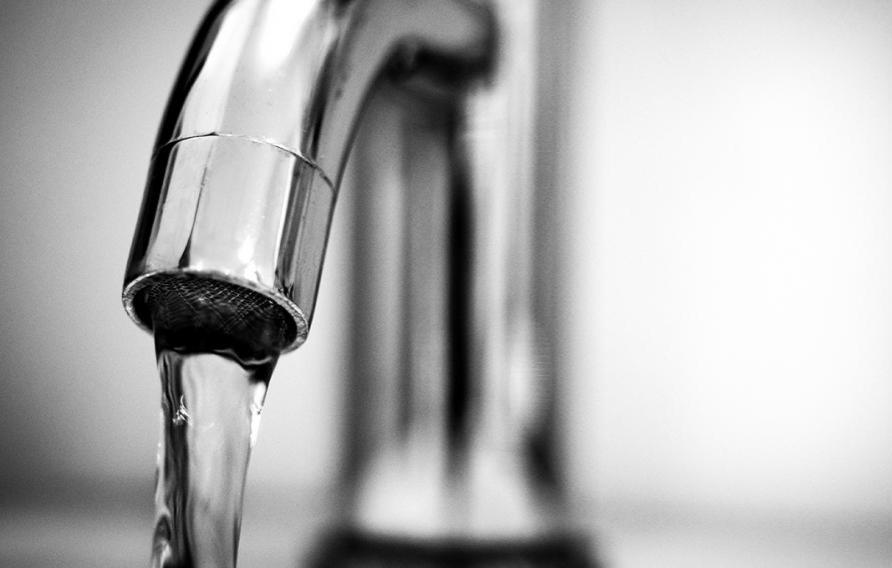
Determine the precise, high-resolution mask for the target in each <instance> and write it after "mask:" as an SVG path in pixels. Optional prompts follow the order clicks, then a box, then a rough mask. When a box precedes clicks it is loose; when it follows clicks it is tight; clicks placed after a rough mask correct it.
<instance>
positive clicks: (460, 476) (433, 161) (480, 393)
mask: <svg viewBox="0 0 892 568" xmlns="http://www.w3.org/2000/svg"><path fill="white" fill-rule="evenodd" d="M490 6H491V8H492V9H493V12H494V14H495V16H496V21H497V22H498V26H499V28H498V32H499V40H500V41H499V43H498V46H497V48H496V49H497V52H496V61H497V64H496V66H495V68H494V70H493V72H492V74H491V75H489V76H488V78H487V81H486V82H483V83H478V84H475V85H473V86H472V87H471V88H470V89H469V90H468V92H467V93H466V95H465V96H464V97H462V98H461V99H460V100H458V101H456V103H455V104H454V105H452V106H445V107H444V106H443V105H437V104H436V103H430V102H428V103H427V104H425V102H424V101H418V100H414V101H412V100H407V99H406V98H405V97H402V98H401V97H400V96H399V92H398V91H391V92H380V93H379V96H378V97H377V98H376V99H375V100H374V102H373V103H372V104H371V105H370V108H369V111H370V112H369V114H368V116H367V117H366V119H365V122H364V124H363V127H362V129H361V130H360V134H359V138H358V141H357V145H356V146H357V147H356V150H355V152H356V155H355V160H354V161H353V163H354V164H355V171H354V172H353V173H354V174H355V175H354V178H355V179H356V180H357V184H361V185H362V188H361V189H362V191H357V192H355V199H356V201H357V203H356V205H355V211H356V214H355V217H354V219H353V220H352V225H353V229H354V231H356V232H357V233H358V234H357V237H356V238H355V239H354V240H355V243H356V246H357V249H356V250H355V252H354V258H353V266H354V267H355V273H354V275H353V277H352V279H353V281H354V283H355V288H354V289H355V292H354V301H353V307H352V309H351V314H352V318H351V319H352V321H351V326H350V327H351V329H352V330H353V342H352V343H353V346H354V347H353V357H354V365H353V371H352V374H351V380H352V381H353V382H351V384H350V386H349V388H348V392H349V393H350V395H349V396H350V406H349V407H348V411H347V413H346V414H347V416H348V420H349V421H350V425H349V432H348V440H349V441H350V445H349V448H348V453H347V456H346V461H347V464H348V472H347V475H348V479H347V481H346V483H345V485H346V487H347V488H348V491H349V497H348V499H347V505H346V509H347V511H346V514H347V516H348V517H349V518H350V519H351V523H352V524H354V525H356V526H359V527H362V528H364V529H365V530H367V531H369V532H373V533H376V534H382V533H383V534H388V535H394V536H395V535H410V536H413V537H416V538H441V539H442V538H447V539H448V538H469V539H514V538H541V537H544V536H545V535H551V534H555V533H559V532H561V531H563V530H565V529H566V528H567V527H565V526H564V524H563V519H564V511H563V502H562V496H561V494H560V489H561V483H560V482H561V480H560V479H559V474H558V471H559V469H560V467H559V465H558V463H557V457H558V456H557V453H559V448H558V443H559V440H557V439H556V438H557V425H556V417H555V414H554V404H555V396H556V392H555V386H556V385H555V384H554V378H555V377H554V370H553V369H552V367H551V364H550V361H549V350H548V343H549V339H548V335H549V332H548V330H547V328H546V327H545V326H544V323H543V322H541V321H538V320H537V317H536V316H537V315H536V313H535V312H536V311H537V310H542V309H544V308H543V306H541V305H539V304H537V302H536V299H535V298H536V295H537V290H536V288H537V286H540V285H544V284H545V282H537V277H536V276H537V275H536V273H537V266H536V263H537V262H541V259H540V258H539V254H538V253H539V250H538V249H537V245H536V243H535V239H536V237H537V235H536V222H537V220H538V221H541V215H539V213H538V212H537V211H536V204H537V199H541V197H540V196H538V192H537V187H536V180H537V174H538V172H537V156H536V147H537V143H538V142H539V140H538V137H537V133H536V126H537V123H536V120H535V118H536V117H535V113H536V106H537V99H536V93H537V86H538V80H539V78H538V76H537V74H536V70H537V67H538V65H537V58H538V47H539V46H538V45H537V41H536V30H537V29H538V28H537V24H538V20H537V17H538V10H539V6H538V5H537V3H535V2H532V1H517V0H512V1H510V2H492V3H490ZM382 140H386V141H387V143H386V144H382V143H381V141H382ZM357 189H359V188H357ZM550 191H551V189H550V188H549V189H548V190H547V192H550Z"/></svg>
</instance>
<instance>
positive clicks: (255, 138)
mask: <svg viewBox="0 0 892 568" xmlns="http://www.w3.org/2000/svg"><path fill="white" fill-rule="evenodd" d="M195 138H239V139H242V140H248V141H249V142H256V143H258V144H266V145H268V146H273V147H275V148H278V149H279V150H282V151H283V152H288V153H289V154H291V155H292V156H294V157H295V158H297V159H298V160H300V161H301V162H304V163H305V164H307V165H308V166H310V167H311V168H313V169H314V170H315V171H316V172H318V173H319V176H320V177H321V178H322V181H324V182H325V183H326V184H328V187H329V188H330V189H331V190H332V191H334V183H332V181H331V178H329V177H328V175H327V174H326V173H325V171H324V170H323V169H322V168H321V167H319V164H317V163H316V162H314V161H313V160H311V159H309V158H307V157H306V156H304V155H303V154H301V153H300V152H298V151H297V150H295V149H294V148H289V147H288V146H285V145H283V144H279V143H278V142H274V141H273V140H269V139H267V138H260V137H259V136H248V135H246V134H229V133H224V132H212V133H210V134H194V135H192V136H183V137H182V138H176V139H174V140H168V141H167V142H165V143H164V144H161V145H160V146H158V148H157V149H156V150H155V152H154V153H153V154H152V159H153V160H154V159H155V156H157V155H158V154H159V153H160V152H161V151H162V150H163V149H164V148H167V147H172V146H175V145H177V144H179V143H180V142H184V141H186V140H192V139H195Z"/></svg>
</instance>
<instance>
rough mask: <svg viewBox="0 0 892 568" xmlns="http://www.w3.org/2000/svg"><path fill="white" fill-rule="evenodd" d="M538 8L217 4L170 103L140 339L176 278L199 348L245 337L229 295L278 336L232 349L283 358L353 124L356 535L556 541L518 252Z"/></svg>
mask: <svg viewBox="0 0 892 568" xmlns="http://www.w3.org/2000/svg"><path fill="white" fill-rule="evenodd" d="M537 9H538V7H537V5H536V4H535V3H534V2H531V1H529V0H492V1H489V2H483V1H474V0H364V1H363V0H354V1H350V0H318V1H312V2H295V1H291V0H229V1H225V2H218V3H216V4H215V5H214V6H213V8H212V9H211V11H210V13H209V15H208V17H207V18H206V20H205V22H204V24H203V25H202V27H201V29H200V30H199V33H198V36H197V38H196V39H195V41H194V43H193V45H192V47H191V49H190V51H189V54H188V56H187V58H186V61H185V63H184V65H183V68H182V71H181V73H180V75H179V77H178V79H177V82H176V85H175V87H174V90H173V93H172V95H171V99H170V102H169V105H168V108H167V111H166V113H165V116H164V119H163V122H162V125H161V129H160V133H159V135H158V139H157V142H156V145H155V152H154V155H153V158H152V163H151V166H150V173H149V181H148V186H147V188H146V192H145V197H144V201H143V205H142V210H141V213H140V217H139V221H138V224H137V228H136V234H135V237H134V241H133V247H132V250H131V255H130V260H129V263H128V267H127V271H126V276H125V283H124V303H125V307H126V309H127V311H128V313H129V314H130V316H131V317H132V318H133V319H134V321H136V322H137V323H138V324H139V325H141V326H143V327H145V328H147V329H151V328H152V327H153V325H157V323H154V324H153V318H158V317H159V316H158V313H159V312H158V307H157V306H156V305H154V304H157V303H159V302H163V300H162V299H161V298H165V297H168V296H169V295H167V296H165V292H164V289H165V286H167V284H166V283H168V282H170V281H171V279H176V280H179V281H187V282H189V283H190V286H192V287H193V288H194V294H192V297H191V298H190V299H189V301H188V306H187V311H188V310H191V312H190V313H197V314H202V313H204V312H211V313H213V314H215V315H214V317H215V318H216V319H214V318H210V319H205V320H202V321H204V323H202V324H201V325H200V326H199V327H200V328H201V329H199V331H200V332H206V333H218V332H219V333H221V334H222V335H224V336H229V337H230V338H232V337H231V336H233V335H236V334H244V333H246V330H245V329H243V328H241V327H238V326H232V325H230V324H231V322H232V321H234V320H241V319H243V318H244V317H245V315H244V314H243V313H240V312H239V308H231V307H230V306H229V305H228V304H227V303H226V302H227V301H228V300H227V298H230V297H231V296H232V295H238V294H244V295H247V296H248V297H249V299H250V300H251V301H249V302H247V303H246V304H245V305H246V306H248V307H247V308H245V310H254V311H256V310H255V307H256V306H257V305H258V302H259V303H261V304H262V305H263V306H264V309H267V310H268V311H269V312H272V313H274V315H272V316H270V317H269V318H265V319H268V320H271V321H274V322H275V325H273V326H272V328H267V327H264V325H260V326H259V327H258V326H256V325H254V326H253V327H250V328H249V329H251V330H253V331H252V332H251V333H252V338H251V339H247V340H245V339H244V338H236V340H238V341H241V340H245V341H249V342H253V343H252V345H253V347H254V348H256V349H264V350H271V351H277V352H278V351H286V350H290V349H293V348H295V347H297V346H299V345H300V344H301V343H302V342H303V341H304V340H305V338H306V335H307V332H308V330H309V326H310V322H311V321H312V318H313V312H314V306H315V302H316V295H317V289H318V283H319V277H320V272H321V267H322V261H323V256H324V253H325V248H326V243H327V240H328V234H329V226H330V223H331V219H332V211H333V208H334V204H335V200H336V197H337V193H338V190H339V187H340V185H341V181H342V178H343V177H344V176H343V174H344V171H345V164H346V163H347V157H348V153H349V152H350V148H351V145H352V144H353V140H354V138H355V137H356V133H357V130H360V134H359V138H360V141H359V142H358V143H357V144H356V145H357V149H356V152H355V153H356V156H355V158H354V159H353V160H352V161H353V162H356V164H357V168H356V170H355V172H356V174H357V175H356V178H357V180H356V183H355V185H362V186H364V187H361V188H360V187H357V188H356V190H357V194H361V195H357V203H358V205H357V214H356V219H355V225H356V226H357V228H356V231H357V233H358V236H357V242H358V247H359V248H358V250H360V251H362V250H364V249H362V247H363V246H367V245H368V244H369V243H373V242H378V243H383V244H382V246H383V247H384V249H385V252H383V253H382V252H380V251H378V252H377V253H375V252H374V251H373V252H372V253H369V254H365V255H364V254H362V253H360V254H357V256H356V260H357V262H356V264H357V265H361V266H360V272H362V273H364V274H365V275H366V276H365V277H367V280H362V277H357V279H356V280H357V282H360V283H361V285H362V286H366V287H367V290H368V293H369V294H373V295H374V294H377V295H374V296H373V297H371V298H369V297H363V296H362V293H354V305H353V312H354V315H355V317H354V318H353V321H354V324H355V325H354V326H353V333H354V340H355V342H356V343H357V346H356V353H355V354H354V373H355V374H356V375H363V376H357V377H356V380H357V384H356V385H351V386H349V387H348V388H349V389H350V390H351V392H353V393H354V394H353V395H352V403H351V404H352V406H350V409H349V410H350V412H349V416H348V421H349V422H350V424H349V425H348V437H349V441H348V450H349V454H350V455H349V456H348V457H347V459H346V463H347V467H346V469H347V478H348V481H349V483H350V487H351V489H350V491H349V492H348V500H349V503H348V504H347V505H346V509H347V512H346V516H347V517H348V521H347V522H348V523H349V524H351V525H352V526H354V527H356V528H357V529H358V530H361V531H365V532H368V533H371V534H384V535H390V536H397V537H406V538H410V539H415V538H433V539H438V540H440V541H443V540H454V539H471V540H475V541H487V540H493V541H511V540H517V539H524V538H527V539H528V538H533V539H541V538H547V537H549V536H550V535H553V534H556V533H560V532H561V531H563V530H564V526H563V518H564V512H563V500H562V498H561V495H560V485H561V484H560V479H559V475H558V472H557V467H556V461H557V460H556V453H557V446H556V440H555V438H556V434H555V423H554V407H555V391H554V388H553V384H554V381H553V376H552V371H551V366H550V361H549V357H548V341H547V340H546V338H545V336H546V335H547V334H548V329H547V328H543V326H542V325H540V323H539V322H538V314H537V313H536V312H537V309H538V308H537V305H536V304H535V302H534V301H533V298H534V297H537V295H541V290H540V288H541V286H542V283H541V280H537V279H536V277H535V276H534V273H535V271H536V264H537V263H542V264H544V265H548V262H547V260H546V261H544V262H543V261H542V259H541V258H539V257H538V256H537V255H538V254H539V253H540V250H539V249H538V248H537V246H536V245H535V241H536V237H537V234H538V231H540V230H541V227H539V226H537V221H536V208H537V204H538V203H539V202H540V201H541V197H537V193H536V191H535V187H536V185H537V182H538V181H539V180H540V177H537V172H536V171H535V167H534V165H535V164H536V162H537V155H536V146H535V139H534V138H535V136H534V133H535V128H536V121H535V116H536V103H537V101H536V100H535V96H534V94H535V92H536V89H537V83H536V81H537V77H536V75H535V69H536V65H535V60H536V58H537V53H536V51H535V50H536V42H535V39H536V31H537V30H536V14H537ZM367 110H368V111H369V112H366V111H367ZM364 114H368V115H370V116H366V117H365V118H364V119H362V120H360V118H361V117H362V115H364ZM361 123H364V127H363V128H358V125H360V124H361ZM388 148H390V149H391V150H392V151H391V152H390V153H388V152H387V151H386V150H387V149H388ZM388 195H389V196H391V197H390V198H387V197H386V196H388ZM391 198H392V199H391ZM388 199H391V200H390V201H388ZM393 204H396V205H397V206H396V207H390V206H389V205H393ZM394 210H396V211H394ZM395 227H396V228H395ZM387 247H390V248H387ZM366 252H368V251H366ZM376 254H377V255H378V257H376V256H375V255H376ZM382 256H383V257H384V260H381V258H379V257H382ZM388 258H389V259H390V260H391V261H392V262H390V261H387V259H388ZM388 262H390V264H388ZM391 269H393V270H391ZM394 273H395V274H396V276H394ZM211 282H212V283H213V284H214V286H217V287H219V286H220V285H222V286H224V287H225V290H224V292H223V293H220V292H219V288H213V289H211V288H210V287H208V286H207V285H206V283H211ZM229 290H231V291H232V294H229V292H228V291H229ZM394 290H396V293H395V295H393V294H391V296H392V297H393V298H395V299H394V300H393V301H390V300H387V299H386V298H385V296H388V294H390V292H392V291H394ZM389 291H390V292H389ZM257 298H259V300H256V299H257ZM254 300H256V301H254ZM264 302H265V303H264ZM230 308H231V309H230ZM227 310H230V311H227ZM221 312H225V313H223V315H222V316H221V315H220V314H221ZM201 317H202V316H199V319H201ZM187 320H188V318H187ZM212 326H216V327H218V328H225V329H223V330H222V331H220V330H219V329H216V328H215V329H211V327H212ZM234 330H236V331H234ZM258 337H259V338H260V339H257V338H258ZM388 337H389V338H390V339H387V338H388ZM381 338H384V339H381ZM388 342H389V343H388ZM388 353H389V354H390V355H388ZM382 358H383V359H387V361H385V362H383V363H382Z"/></svg>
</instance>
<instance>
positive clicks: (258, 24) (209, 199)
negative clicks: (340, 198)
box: [124, 0, 492, 349]
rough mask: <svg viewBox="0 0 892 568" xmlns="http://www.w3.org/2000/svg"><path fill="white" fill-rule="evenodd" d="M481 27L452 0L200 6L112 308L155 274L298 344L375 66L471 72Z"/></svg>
mask: <svg viewBox="0 0 892 568" xmlns="http://www.w3.org/2000/svg"><path fill="white" fill-rule="evenodd" d="M491 42H492V30H491V22H490V20H489V19H488V17H487V13H486V11H485V10H484V9H482V8H481V7H480V6H479V5H477V4H474V3H471V2H463V1H460V0H449V1H444V0H414V1H412V0H367V1H352V2H350V1H337V0H317V1H314V2H308V1H305V2H296V1H293V0H232V1H227V2H218V3H217V4H215V6H214V7H213V8H212V9H211V11H210V13H209V14H208V16H207V18H206V20H205V22H204V24H203V25H202V27H201V29H200V30H199V33H198V35H197V37H196V39H195V41H194V43H193V45H192V48H191V50H190V53H189V55H188V56H187V58H186V61H185V63H184V65H183V68H182V71H181V73H180V76H179V78H178V79H177V83H176V85H175V86H174V89H173V93H172V95H171V99H170V102H169V105H168V108H167V112H166V114H165V117H164V120H163V122H162V126H161V130H160V132H159V135H158V139H157V142H156V151H155V155H154V157H153V160H152V165H151V167H150V175H149V182H148V186H147V188H146V192H145V198H144V202H143V207H142V211H141V213H140V217H139V221H138V224H137V228H136V234H135V237H134V241H133V247H132V249H131V254H130V260H129V262H128V266H127V270H126V274H125V282H124V305H125V307H126V309H127V312H128V313H129V314H130V316H131V317H132V318H133V319H134V321H136V322H137V323H138V324H140V325H142V326H144V327H150V322H146V321H142V319H141V318H140V316H139V313H138V312H139V311H138V310H137V309H136V307H135V302H136V301H137V300H138V294H139V293H140V291H141V290H143V289H144V288H145V287H146V286H147V285H149V284H150V283H151V282H152V280H153V277H155V276H157V275H160V274H170V273H189V274H195V275H202V276H207V277H209V278H216V279H221V280H226V281H229V282H232V283H235V284H239V285H242V286H245V287H248V288H250V289H252V290H254V291H258V292H261V293H263V294H266V295H268V296H269V297H270V298H272V299H273V300H275V301H276V302H277V303H278V304H279V305H281V306H282V307H283V308H284V309H285V310H286V311H287V312H288V313H289V314H290V315H291V316H292V317H293V318H294V320H295V324H296V328H297V336H296V338H295V339H294V341H293V343H292V344H291V345H290V346H289V348H291V349H293V348H294V347H297V346H298V345H300V343H302V342H303V341H304V339H305V338H306V334H307V331H308V329H309V325H310V322H311V320H312V316H313V309H314V306H315V300H316V292H317V286H318V281H319V275H320V273H321V269H322V261H323V257H324V253H325V244H326V241H327V238H328V227H329V224H330V220H331V213H332V208H333V206H334V199H335V194H336V193H337V187H338V185H339V182H340V177H341V172H342V171H343V168H344V163H345V162H346V157H347V154H348V152H349V148H350V142H351V140H352V136H353V132H354V130H355V125H356V122H357V117H358V116H359V114H360V112H361V109H362V107H363V104H364V102H365V100H366V98H367V96H368V93H369V91H370V90H371V88H372V85H373V84H374V83H375V82H377V81H379V80H380V79H381V77H382V75H383V74H384V72H385V70H386V68H387V67H390V68H391V70H392V72H401V73H404V74H410V73H411V72H412V68H413V67H414V66H416V65H417V66H418V67H419V68H420V69H424V68H425V67H426V66H424V65H421V64H419V62H421V61H423V60H425V59H435V60H437V62H438V64H437V65H431V66H427V67H430V68H431V69H437V70H439V71H440V72H441V73H451V74H452V75H454V76H469V75H473V73H472V72H470V70H471V69H472V68H474V67H480V66H482V65H484V64H485V61H486V60H487V58H488V56H489V55H490V49H489V45H490V43H491Z"/></svg>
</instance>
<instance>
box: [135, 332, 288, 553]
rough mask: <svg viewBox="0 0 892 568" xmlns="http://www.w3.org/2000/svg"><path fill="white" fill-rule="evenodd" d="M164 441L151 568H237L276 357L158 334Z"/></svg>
mask: <svg viewBox="0 0 892 568" xmlns="http://www.w3.org/2000/svg"><path fill="white" fill-rule="evenodd" d="M155 346H156V353H157V358H158V370H159V372H160V374H161V387H162V396H161V405H162V411H161V441H160V443H159V446H158V471H157V475H158V477H157V486H156V489H155V534H154V541H153V546H152V567H153V568H162V567H163V568H228V567H234V566H235V565H236V556H237V553H238V539H239V529H240V523H241V514H242V495H243V491H244V482H245V474H246V472H247V468H248V459H249V457H250V453H251V447H252V446H253V445H254V440H255V439H256V436H257V428H258V426H259V422H260V411H261V409H262V407H263V401H264V398H265V396H266V389H267V385H268V384H269V379H270V376H271V374H272V371H273V368H274V367H275V364H276V359H277V357H275V356H272V357H269V358H266V359H263V360H253V361H244V360H241V359H239V358H238V357H236V356H235V355H232V354H227V353H216V352H192V351H189V350H183V349H177V348H174V347H171V345H170V343H169V342H167V341H166V340H165V337H164V336H163V335H159V334H157V333H156V338H155Z"/></svg>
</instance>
